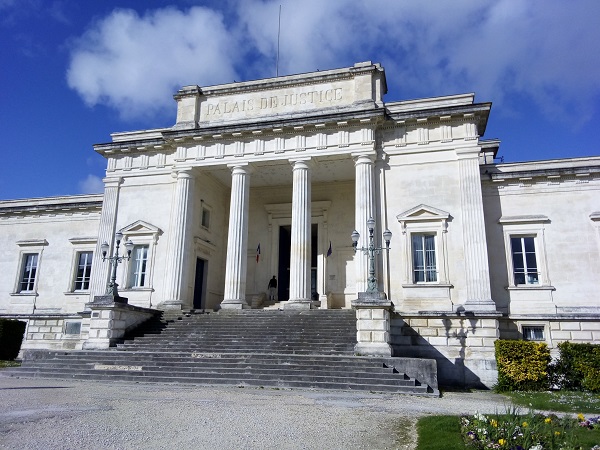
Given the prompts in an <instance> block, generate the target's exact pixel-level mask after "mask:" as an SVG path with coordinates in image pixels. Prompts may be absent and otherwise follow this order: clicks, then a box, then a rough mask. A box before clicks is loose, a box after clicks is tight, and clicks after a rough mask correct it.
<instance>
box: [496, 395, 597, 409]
mask: <svg viewBox="0 0 600 450" xmlns="http://www.w3.org/2000/svg"><path fill="white" fill-rule="evenodd" d="M503 395H506V396H507V397H509V398H510V399H511V400H512V402H513V403H514V404H515V405H519V406H521V407H523V408H524V409H535V410H537V411H539V410H544V411H560V412H571V413H576V414H578V413H588V414H592V415H600V394H598V393H592V392H575V391H573V392H570V391H554V392H504V393H503Z"/></svg>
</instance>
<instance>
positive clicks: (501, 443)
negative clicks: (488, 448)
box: [498, 439, 506, 445]
mask: <svg viewBox="0 0 600 450" xmlns="http://www.w3.org/2000/svg"><path fill="white" fill-rule="evenodd" d="M498 444H500V445H504V444H506V440H505V439H498Z"/></svg>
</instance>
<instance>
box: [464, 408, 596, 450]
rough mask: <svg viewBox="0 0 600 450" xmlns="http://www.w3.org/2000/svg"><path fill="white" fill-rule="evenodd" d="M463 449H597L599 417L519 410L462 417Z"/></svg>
mask: <svg viewBox="0 0 600 450" xmlns="http://www.w3.org/2000/svg"><path fill="white" fill-rule="evenodd" d="M461 434H462V436H463V439H464V441H465V445H466V448H472V449H510V450H558V449H561V450H589V449H592V450H600V416H599V417H590V418H587V419H586V418H585V417H584V416H583V415H582V414H579V415H578V417H577V418H572V417H562V418H561V417H558V416H556V415H553V414H552V415H548V416H546V415H543V414H536V413H535V412H533V411H532V412H529V413H528V414H520V413H519V411H518V409H512V410H510V411H507V413H506V414H495V415H488V416H486V415H483V414H480V413H475V414H473V415H472V416H463V417H461Z"/></svg>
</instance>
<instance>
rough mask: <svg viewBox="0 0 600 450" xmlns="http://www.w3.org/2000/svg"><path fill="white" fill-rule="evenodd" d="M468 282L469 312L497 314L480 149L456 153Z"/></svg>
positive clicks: (465, 306) (467, 306)
mask: <svg viewBox="0 0 600 450" xmlns="http://www.w3.org/2000/svg"><path fill="white" fill-rule="evenodd" d="M457 154H458V170H459V178H460V196H461V198H460V200H461V213H462V222H463V242H464V251H465V278H466V282H467V300H466V302H465V304H464V308H465V309H466V310H467V311H495V310H496V304H495V303H494V302H493V300H492V294H491V287H490V270H489V264H488V253H487V244H486V235H485V221H484V216H483V197H482V194H481V175H480V173H479V147H474V148H469V149H462V150H457Z"/></svg>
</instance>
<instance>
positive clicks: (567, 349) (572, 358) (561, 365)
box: [550, 342, 600, 392]
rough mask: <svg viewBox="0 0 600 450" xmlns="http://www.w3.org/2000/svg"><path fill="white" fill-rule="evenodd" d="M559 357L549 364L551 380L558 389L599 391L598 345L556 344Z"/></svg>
mask: <svg viewBox="0 0 600 450" xmlns="http://www.w3.org/2000/svg"><path fill="white" fill-rule="evenodd" d="M558 349H559V350H560V358H559V359H558V360H557V361H556V362H554V363H553V364H551V366H550V374H551V377H550V378H551V381H552V383H553V384H555V385H556V386H557V387H559V388H560V389H565V390H574V391H580V390H585V391H591V392H600V345H597V344H573V343H571V342H561V343H560V344H558Z"/></svg>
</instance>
